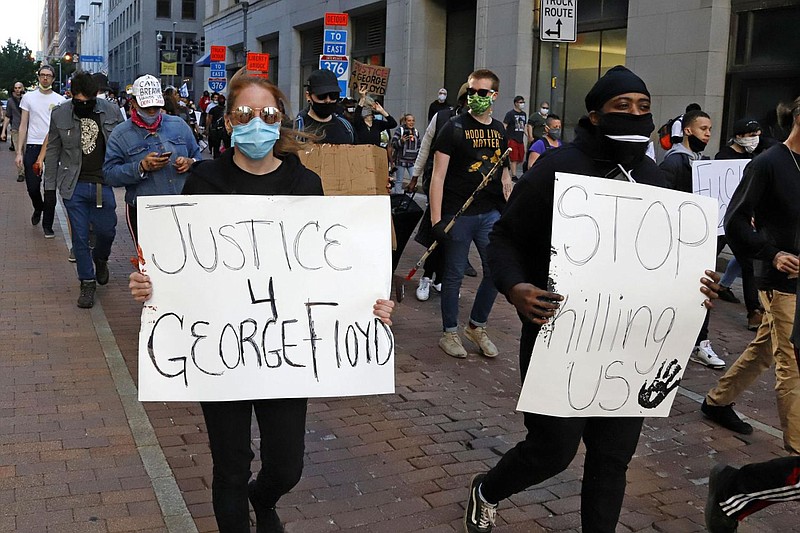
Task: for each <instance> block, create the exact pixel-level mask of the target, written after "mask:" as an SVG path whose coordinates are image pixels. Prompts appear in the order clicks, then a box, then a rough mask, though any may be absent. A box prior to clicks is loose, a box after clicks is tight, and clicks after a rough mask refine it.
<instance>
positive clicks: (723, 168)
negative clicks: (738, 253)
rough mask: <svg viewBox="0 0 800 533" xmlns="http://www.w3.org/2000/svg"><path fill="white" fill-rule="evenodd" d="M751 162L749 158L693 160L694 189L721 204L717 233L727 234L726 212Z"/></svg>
mask: <svg viewBox="0 0 800 533" xmlns="http://www.w3.org/2000/svg"><path fill="white" fill-rule="evenodd" d="M749 162H750V160H749V159H718V160H700V161H692V191H693V192H694V194H700V195H702V196H708V197H710V198H714V199H715V200H717V202H718V204H719V220H718V222H717V235H725V227H724V223H725V213H726V212H727V210H728V205H729V204H730V203H731V196H733V193H734V191H735V190H736V187H738V186H739V182H741V181H742V175H743V173H744V167H746V166H747V164H748V163H749Z"/></svg>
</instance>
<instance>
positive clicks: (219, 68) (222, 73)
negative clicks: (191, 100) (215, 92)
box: [208, 61, 228, 78]
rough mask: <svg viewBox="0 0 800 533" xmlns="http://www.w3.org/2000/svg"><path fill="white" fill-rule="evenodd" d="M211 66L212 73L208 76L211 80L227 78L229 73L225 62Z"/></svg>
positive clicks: (212, 63)
mask: <svg viewBox="0 0 800 533" xmlns="http://www.w3.org/2000/svg"><path fill="white" fill-rule="evenodd" d="M209 66H210V67H211V73H210V74H209V75H208V77H209V78H225V77H227V75H228V73H227V71H226V69H225V62H224V61H213V62H211V63H210V64H209Z"/></svg>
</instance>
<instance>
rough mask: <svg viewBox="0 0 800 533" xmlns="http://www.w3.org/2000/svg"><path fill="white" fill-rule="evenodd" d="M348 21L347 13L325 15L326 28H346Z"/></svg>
mask: <svg viewBox="0 0 800 533" xmlns="http://www.w3.org/2000/svg"><path fill="white" fill-rule="evenodd" d="M349 19H350V17H349V16H348V15H347V13H325V25H326V26H347V22H348V21H349Z"/></svg>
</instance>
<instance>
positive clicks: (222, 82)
mask: <svg viewBox="0 0 800 533" xmlns="http://www.w3.org/2000/svg"><path fill="white" fill-rule="evenodd" d="M227 86H228V80H227V78H208V88H209V89H210V90H212V91H214V92H216V93H218V92H220V91H222V90H224V89H225V87H227Z"/></svg>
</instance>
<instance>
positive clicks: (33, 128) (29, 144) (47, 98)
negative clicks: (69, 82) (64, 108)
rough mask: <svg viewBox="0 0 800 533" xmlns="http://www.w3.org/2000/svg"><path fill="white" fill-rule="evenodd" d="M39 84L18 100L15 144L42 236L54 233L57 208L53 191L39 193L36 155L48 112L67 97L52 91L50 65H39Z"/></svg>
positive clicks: (47, 126) (45, 130) (46, 127)
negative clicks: (17, 137)
mask: <svg viewBox="0 0 800 533" xmlns="http://www.w3.org/2000/svg"><path fill="white" fill-rule="evenodd" d="M38 76H39V87H37V89H36V90H35V91H29V92H27V93H25V95H24V96H23V97H22V101H21V102H20V104H19V107H20V109H21V110H22V113H21V116H22V118H21V119H20V123H19V143H18V144H17V146H16V149H17V157H16V164H17V168H18V169H23V168H24V170H25V184H26V185H27V188H28V196H30V197H31V203H32V204H33V215H31V224H33V225H34V226H35V225H37V224H38V223H39V221H40V220H41V221H42V229H43V230H44V237H45V239H52V238H53V237H55V233H53V219H55V212H56V191H55V189H53V190H52V191H45V192H44V197H43V196H42V191H41V188H42V168H41V165H40V164H39V163H37V159H38V158H39V154H40V152H41V150H42V144H44V142H45V139H46V138H47V133H48V131H49V130H50V112H51V111H52V110H53V108H54V107H56V106H57V105H58V104H60V103H62V102H65V101H66V99H65V98H64V97H63V96H61V95H60V94H58V93H56V92H53V79H54V78H55V71H54V70H53V67H51V66H50V65H42V66H41V67H39V73H38Z"/></svg>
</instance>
